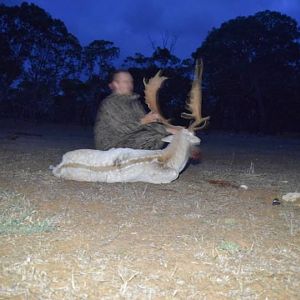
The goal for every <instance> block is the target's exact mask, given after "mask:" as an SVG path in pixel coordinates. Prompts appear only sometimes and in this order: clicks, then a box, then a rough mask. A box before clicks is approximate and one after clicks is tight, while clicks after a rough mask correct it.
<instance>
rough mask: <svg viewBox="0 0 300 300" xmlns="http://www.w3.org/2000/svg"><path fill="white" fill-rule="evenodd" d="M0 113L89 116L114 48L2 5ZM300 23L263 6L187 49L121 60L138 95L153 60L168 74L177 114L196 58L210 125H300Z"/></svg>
mask: <svg viewBox="0 0 300 300" xmlns="http://www.w3.org/2000/svg"><path fill="white" fill-rule="evenodd" d="M0 26H1V32H0V116H4V117H14V118H24V119H33V120H47V121H55V122H76V123H80V124H83V125H85V124H93V122H94V120H95V114H96V112H97V108H98V105H99V103H100V101H101V100H102V99H103V98H104V97H105V96H106V95H108V94H109V89H108V87H107V83H108V76H109V74H110V73H111V71H113V70H114V62H115V60H116V59H118V57H119V53H120V49H119V48H118V47H116V46H115V45H114V43H113V42H110V41H105V40H95V41H92V42H91V43H90V44H89V45H87V46H85V47H82V46H81V45H80V43H79V42H78V40H77V38H76V37H74V36H73V35H72V34H70V33H69V32H68V30H67V28H66V27H65V25H64V23H63V22H62V21H60V20H56V19H53V18H52V17H51V16H50V15H49V14H48V13H46V12H45V11H44V10H43V9H42V8H40V7H38V6H36V5H34V4H28V3H26V2H24V3H22V4H21V5H20V6H12V7H7V6H5V5H0ZM299 37H300V31H299V28H298V27H297V23H296V21H295V20H293V19H292V18H290V17H289V16H286V15H282V14H280V13H278V12H271V11H263V12H259V13H256V14H255V15H253V16H248V17H237V18H236V19H233V20H229V21H228V22H225V23H224V24H222V25H221V27H220V28H218V29H215V28H214V29H212V31H211V32H210V33H209V34H208V36H207V37H206V39H205V41H204V42H203V43H202V45H201V46H200V47H199V48H198V49H197V50H196V51H195V52H194V53H193V54H192V56H191V58H188V59H185V60H180V59H179V58H177V57H176V56H175V55H173V54H172V51H171V50H170V49H168V48H167V47H165V46H164V47H156V48H155V49H153V50H154V52H153V54H152V55H151V56H150V57H146V56H144V55H143V54H141V53H136V54H134V55H133V56H129V57H127V58H126V59H125V60H124V62H123V67H124V68H127V69H129V71H130V72H131V74H132V75H133V77H134V80H135V91H136V92H137V93H139V94H141V95H142V96H143V90H144V85H143V78H146V79H147V78H150V77H151V76H153V75H154V74H155V73H156V72H157V71H158V70H159V69H163V72H164V75H165V76H167V77H169V80H168V81H166V83H165V84H164V86H163V87H162V89H161V90H160V94H159V99H160V102H161V107H162V111H163V113H164V115H165V117H166V118H168V119H170V120H171V122H173V123H175V124H181V125H186V123H185V122H186V121H185V120H183V119H181V118H180V114H181V112H182V111H183V110H184V109H185V101H186V98H187V97H188V91H189V89H190V87H191V79H192V77H191V76H192V74H193V65H194V60H195V59H196V58H198V57H202V58H203V61H204V79H203V87H202V88H203V94H204V95H203V114H204V115H211V120H212V121H211V124H210V128H216V129H225V130H234V131H247V132H263V133H278V132H285V131H289V132H300V121H299V120H300V118H299V116H300V85H299V82H300V44H299Z"/></svg>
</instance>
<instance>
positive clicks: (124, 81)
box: [109, 72, 133, 95]
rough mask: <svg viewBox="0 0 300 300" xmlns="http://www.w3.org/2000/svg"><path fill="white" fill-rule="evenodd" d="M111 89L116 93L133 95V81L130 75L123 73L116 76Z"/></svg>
mask: <svg viewBox="0 0 300 300" xmlns="http://www.w3.org/2000/svg"><path fill="white" fill-rule="evenodd" d="M109 87H110V88H111V90H112V91H113V92H114V93H117V94H121V95H131V94H132V92H133V79H132V76H131V75H130V74H129V73H126V72H121V73H118V74H116V75H115V77H114V79H113V81H112V82H111V83H110V84H109Z"/></svg>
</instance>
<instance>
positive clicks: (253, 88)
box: [193, 11, 300, 132]
mask: <svg viewBox="0 0 300 300" xmlns="http://www.w3.org/2000/svg"><path fill="white" fill-rule="evenodd" d="M299 36H300V32H299V29H298V28H297V23H296V21H295V20H293V19H292V18H291V17H289V16H286V15H283V14H280V13H278V12H271V11H263V12H258V13H256V14H255V15H253V16H248V17H238V18H236V19H233V20H230V21H228V22H226V23H223V24H222V25H221V27H220V28H219V29H213V30H212V31H211V32H210V33H209V35H208V36H207V38H206V39H205V41H204V42H203V44H202V45H201V47H200V48H198V49H197V50H196V52H195V53H194V54H193V56H194V57H203V59H204V66H205V72H204V81H205V82H206V83H207V92H208V94H209V99H212V101H211V103H210V110H211V112H210V113H211V114H212V116H213V118H212V119H213V120H214V123H215V124H216V126H217V127H223V128H227V129H234V130H251V131H260V132H276V131H280V130H282V129H283V130H284V129H287V128H289V129H291V128H293V127H297V126H298V130H299V128H300V126H299V125H296V121H295V120H296V118H297V113H296V112H298V113H299V106H300V103H299V101H296V100H295V99H296V98H297V97H298V99H300V97H299V94H298V95H295V93H294V92H293V90H294V89H295V87H296V78H297V77H299V68H298V70H297V66H299V61H300V47H299ZM291 110H292V111H294V112H295V113H293V112H291ZM283 111H284V112H285V113H286V114H282V112H283Z"/></svg>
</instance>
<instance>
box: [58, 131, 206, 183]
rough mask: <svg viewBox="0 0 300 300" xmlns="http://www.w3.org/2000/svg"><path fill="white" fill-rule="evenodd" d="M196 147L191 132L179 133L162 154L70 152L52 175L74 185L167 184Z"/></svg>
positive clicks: (88, 150)
mask: <svg viewBox="0 0 300 300" xmlns="http://www.w3.org/2000/svg"><path fill="white" fill-rule="evenodd" d="M164 140H165V141H170V137H167V138H165V139H164ZM199 143H200V139H199V138H198V137H196V136H195V135H194V134H193V133H192V132H190V131H189V130H187V129H182V130H180V131H179V132H178V133H177V134H175V135H174V136H173V137H172V141H171V143H170V144H169V145H168V147H167V148H165V149H163V150H136V149H129V148H113V149H110V150H108V151H100V150H92V149H80V150H74V151H70V152H67V153H66V154H64V155H63V158H62V161H61V163H60V164H59V165H57V166H56V167H55V168H54V169H53V174H54V175H55V176H57V177H62V178H65V179H70V180H77V181H94V182H137V181H143V182H150V183H157V184H159V183H169V182H171V181H173V180H175V179H176V178H177V177H178V176H179V173H180V172H181V171H182V170H183V168H184V167H185V165H186V163H187V160H188V158H189V154H190V148H191V146H192V145H196V144H199Z"/></svg>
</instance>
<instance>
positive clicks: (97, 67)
mask: <svg viewBox="0 0 300 300" xmlns="http://www.w3.org/2000/svg"><path fill="white" fill-rule="evenodd" d="M83 53H84V54H83V55H84V63H85V64H86V68H87V73H88V77H89V78H91V77H92V75H93V74H97V75H98V76H104V77H105V76H107V75H108V74H109V73H110V72H111V70H112V69H113V65H112V62H113V60H114V59H116V58H118V57H119V53H120V49H119V48H118V47H115V46H114V43H113V42H110V41H105V40H95V41H93V42H91V43H90V44H89V45H88V46H86V47H84V52H83Z"/></svg>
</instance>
